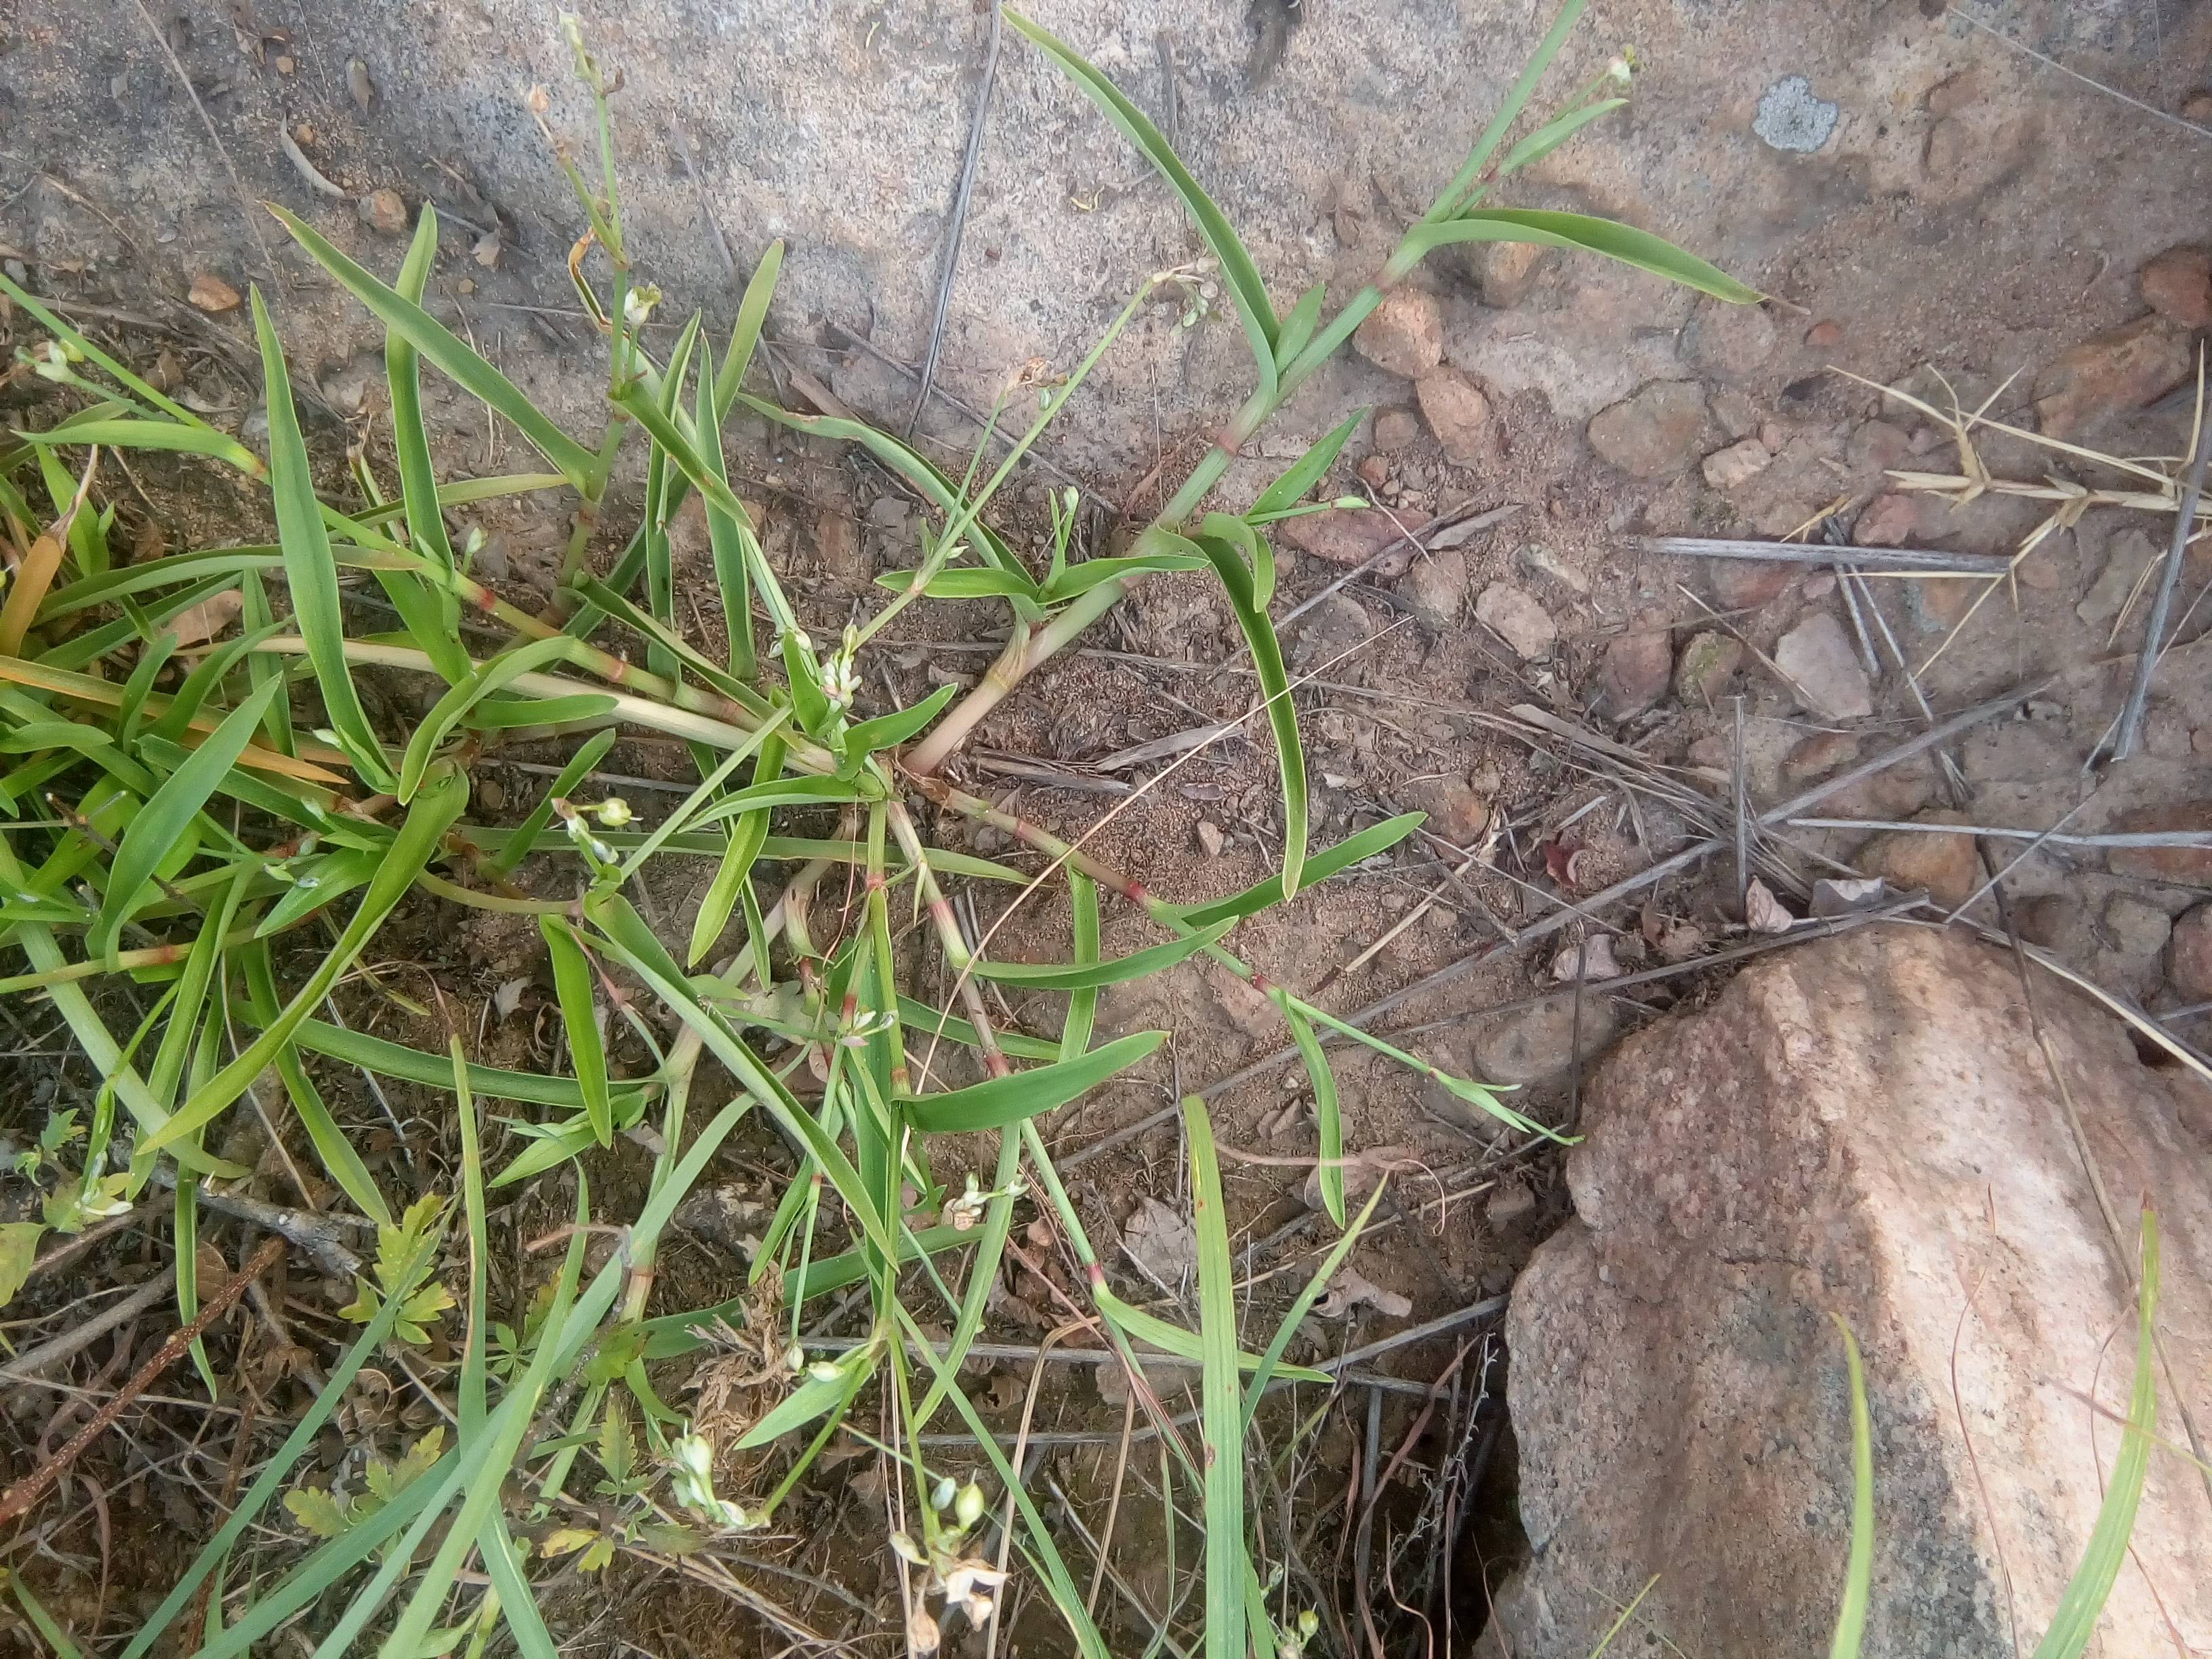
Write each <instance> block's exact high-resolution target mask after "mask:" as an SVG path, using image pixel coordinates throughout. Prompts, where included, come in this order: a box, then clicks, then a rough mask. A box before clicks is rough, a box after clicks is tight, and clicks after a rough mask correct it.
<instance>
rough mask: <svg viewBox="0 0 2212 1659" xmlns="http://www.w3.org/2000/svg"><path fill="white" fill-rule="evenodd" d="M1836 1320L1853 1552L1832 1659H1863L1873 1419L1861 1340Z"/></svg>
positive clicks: (1870, 1559) (1870, 1579)
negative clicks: (1846, 1396) (1846, 1394)
mask: <svg viewBox="0 0 2212 1659" xmlns="http://www.w3.org/2000/svg"><path fill="white" fill-rule="evenodd" d="M1832 1317H1833V1318H1834V1320H1835V1322H1836V1328H1837V1329H1838V1330H1839V1331H1841V1332H1842V1333H1843V1334H1844V1364H1845V1365H1846V1366H1847V1367H1848V1368H1849V1369H1850V1381H1851V1553H1850V1560H1849V1562H1848V1563H1847V1564H1846V1565H1845V1566H1844V1599H1843V1602H1842V1604H1841V1605H1840V1606H1839V1607H1838V1608H1837V1609H1836V1633H1835V1636H1834V1637H1833V1638H1832V1639H1831V1641H1830V1642H1829V1644H1828V1659H1859V1644H1860V1643H1861V1642H1862V1640H1863V1638H1865V1635H1866V1618H1867V1602H1868V1601H1869V1597H1870V1596H1871V1595H1873V1592H1874V1420H1873V1419H1872V1417H1871V1416H1870V1415H1869V1413H1868V1411H1867V1391H1866V1367H1865V1366H1863V1364H1860V1363H1859V1345H1858V1340H1857V1338H1856V1337H1854V1336H1853V1335H1852V1334H1851V1328H1850V1326H1849V1325H1846V1324H1845V1323H1844V1317H1843V1316H1842V1315H1841V1314H1836V1315H1833V1316H1832Z"/></svg>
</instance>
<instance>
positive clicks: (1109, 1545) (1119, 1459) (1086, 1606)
mask: <svg viewBox="0 0 2212 1659" xmlns="http://www.w3.org/2000/svg"><path fill="white" fill-rule="evenodd" d="M1136 1422H1137V1396H1136V1395H1134V1394H1128V1395H1124V1396H1123V1397H1122V1400H1121V1448H1120V1449H1119V1450H1117V1451H1116V1452H1115V1456H1114V1491H1113V1495H1112V1496H1111V1497H1109V1498H1107V1500H1106V1524H1105V1525H1104V1526H1103V1527H1102V1528H1099V1532H1098V1557H1097V1565H1096V1566H1095V1567H1093V1568H1092V1569H1091V1593H1090V1594H1089V1595H1085V1597H1084V1598H1083V1611H1084V1613H1085V1614H1086V1615H1087V1616H1089V1617H1091V1618H1092V1619H1094V1620H1095V1619H1096V1618H1097V1615H1098V1590H1099V1587H1100V1586H1101V1585H1103V1583H1105V1582H1106V1557H1107V1555H1108V1554H1109V1553H1110V1552H1111V1551H1112V1549H1113V1547H1114V1523H1115V1522H1116V1521H1117V1520H1119V1519H1120V1518H1121V1481H1122V1477H1123V1476H1125V1475H1127V1474H1128V1472H1129V1431H1131V1430H1132V1429H1133V1428H1134V1427H1135V1426H1136Z"/></svg>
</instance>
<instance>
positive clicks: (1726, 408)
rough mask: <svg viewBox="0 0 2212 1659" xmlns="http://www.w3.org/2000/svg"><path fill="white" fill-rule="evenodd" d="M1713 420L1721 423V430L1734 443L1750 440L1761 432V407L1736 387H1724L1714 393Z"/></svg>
mask: <svg viewBox="0 0 2212 1659" xmlns="http://www.w3.org/2000/svg"><path fill="white" fill-rule="evenodd" d="M1713 418H1714V419H1715V420H1717V421H1718V422H1720V423H1721V430H1722V431H1723V432H1724V433H1726V434H1727V435H1728V438H1729V441H1730V442H1731V443H1733V442H1734V441H1735V440H1736V439H1738V438H1748V437H1750V436H1751V435H1753V433H1755V432H1757V431H1758V430H1759V405H1758V404H1754V403H1753V402H1752V400H1751V398H1750V396H1749V395H1748V394H1747V393H1745V392H1739V391H1737V390H1736V389H1735V387H1734V386H1723V387H1722V388H1721V389H1720V390H1719V391H1718V392H1715V393H1713Z"/></svg>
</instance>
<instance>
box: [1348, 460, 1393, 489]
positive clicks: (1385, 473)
mask: <svg viewBox="0 0 2212 1659" xmlns="http://www.w3.org/2000/svg"><path fill="white" fill-rule="evenodd" d="M1352 470H1353V471H1355V472H1357V473H1358V474H1359V481H1360V482H1361V483H1364V484H1365V485H1366V486H1367V487H1368V488H1369V489H1382V488H1383V485H1384V484H1386V483H1389V482H1390V460H1389V457H1388V456H1386V455H1370V456H1367V457H1365V458H1364V459H1362V460H1361V461H1360V463H1359V465H1358V466H1356V467H1354V468H1353V469H1352Z"/></svg>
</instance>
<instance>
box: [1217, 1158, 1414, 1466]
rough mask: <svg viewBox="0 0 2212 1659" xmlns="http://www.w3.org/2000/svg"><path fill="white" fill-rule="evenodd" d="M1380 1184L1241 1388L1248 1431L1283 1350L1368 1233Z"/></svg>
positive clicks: (1380, 1193)
mask: <svg viewBox="0 0 2212 1659" xmlns="http://www.w3.org/2000/svg"><path fill="white" fill-rule="evenodd" d="M1386 1179H1387V1177H1386ZM1382 1201H1383V1182H1381V1181H1378V1182H1376V1183H1375V1190H1374V1191H1372V1192H1370V1194H1367V1202H1366V1203H1365V1204H1364V1205H1363V1206H1361V1207H1360V1211H1359V1213H1358V1215H1356V1216H1354V1217H1353V1218H1352V1225H1350V1226H1349V1227H1346V1229H1345V1230H1344V1231H1343V1232H1342V1233H1341V1234H1340V1235H1339V1236H1338V1238H1337V1241H1336V1243H1335V1244H1334V1245H1333V1246H1331V1247H1330V1249H1329V1253H1328V1255H1325V1256H1323V1257H1322V1263H1321V1266H1320V1267H1316V1268H1315V1269H1314V1273H1313V1277H1312V1278H1310V1279H1308V1280H1306V1285H1305V1288H1304V1290H1302V1291H1299V1292H1298V1294H1297V1300H1296V1301H1294V1302H1292V1303H1291V1305H1290V1308H1289V1310H1288V1311H1286V1312H1285V1314H1284V1315H1283V1322H1282V1323H1281V1324H1279V1325H1278V1326H1277V1327H1276V1328H1275V1338H1274V1340H1273V1341H1272V1342H1270V1343H1268V1344H1267V1352H1265V1353H1263V1354H1261V1356H1260V1363H1259V1364H1258V1365H1257V1366H1255V1368H1254V1369H1253V1371H1252V1377H1251V1381H1249V1383H1246V1384H1245V1385H1244V1426H1245V1427H1246V1428H1247V1429H1249V1428H1250V1427H1251V1426H1252V1413H1255V1412H1256V1411H1258V1410H1259V1409H1260V1397H1261V1395H1264V1394H1266V1393H1267V1384H1268V1383H1271V1382H1273V1380H1274V1377H1275V1373H1276V1371H1277V1370H1278V1369H1279V1367H1280V1366H1281V1364H1282V1363H1283V1351H1284V1350H1285V1348H1287V1347H1289V1346H1291V1338H1292V1337H1294V1336H1296V1335H1297V1334H1298V1327H1299V1326H1300V1325H1302V1324H1304V1322H1305V1317H1306V1315H1307V1314H1309V1313H1310V1312H1311V1311H1312V1310H1313V1304H1315V1303H1316V1302H1318V1301H1320V1300H1321V1298H1322V1295H1323V1294H1324V1293H1325V1292H1326V1291H1328V1282H1329V1280H1331V1279H1334V1278H1335V1277H1336V1270H1337V1269H1338V1268H1339V1267H1342V1266H1343V1265H1344V1260H1345V1258H1346V1256H1348V1255H1351V1254H1352V1246H1353V1245H1354V1244H1356V1243H1358V1242H1359V1237H1360V1235H1361V1234H1362V1233H1364V1232H1365V1231H1367V1223H1368V1220H1369V1218H1370V1217H1372V1216H1373V1215H1374V1213H1375V1206H1376V1205H1378V1204H1380V1203H1381V1202H1382Z"/></svg>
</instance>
